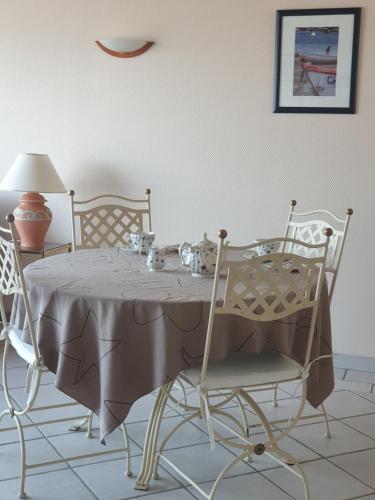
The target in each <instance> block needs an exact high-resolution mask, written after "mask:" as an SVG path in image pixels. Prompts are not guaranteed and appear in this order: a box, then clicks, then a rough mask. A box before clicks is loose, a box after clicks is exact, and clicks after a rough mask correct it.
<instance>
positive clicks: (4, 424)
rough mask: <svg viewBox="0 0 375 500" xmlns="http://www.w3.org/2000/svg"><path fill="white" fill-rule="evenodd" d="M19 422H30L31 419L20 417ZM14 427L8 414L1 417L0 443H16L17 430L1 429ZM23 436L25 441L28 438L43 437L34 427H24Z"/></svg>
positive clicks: (17, 438)
mask: <svg viewBox="0 0 375 500" xmlns="http://www.w3.org/2000/svg"><path fill="white" fill-rule="evenodd" d="M21 422H22V424H25V425H26V424H30V423H31V420H29V419H28V418H27V417H21ZM14 427H16V423H15V421H14V420H13V419H12V418H10V416H8V415H6V416H4V417H3V418H2V420H1V421H0V431H1V432H0V445H2V444H10V443H18V442H19V436H18V431H17V429H16V428H15V429H13V430H7V431H5V430H2V429H8V428H14ZM24 436H25V439H26V441H28V440H30V439H38V438H41V437H43V436H42V434H41V433H40V432H39V430H38V429H37V428H36V427H26V428H24Z"/></svg>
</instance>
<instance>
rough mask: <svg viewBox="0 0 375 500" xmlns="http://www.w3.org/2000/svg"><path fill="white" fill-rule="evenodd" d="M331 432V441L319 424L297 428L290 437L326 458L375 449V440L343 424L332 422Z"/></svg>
mask: <svg viewBox="0 0 375 500" xmlns="http://www.w3.org/2000/svg"><path fill="white" fill-rule="evenodd" d="M330 430H331V435H332V437H331V438H330V439H327V438H326V437H324V432H323V431H324V429H323V428H322V427H321V426H320V425H319V424H312V425H307V426H304V427H298V428H295V429H293V430H292V431H291V433H290V436H291V437H293V438H294V439H296V440H297V441H298V442H300V443H303V444H304V445H305V446H307V447H308V448H311V449H312V450H314V451H315V452H316V453H319V454H320V455H322V456H324V457H329V456H332V455H338V454H340V453H347V452H350V451H357V450H366V449H368V448H375V440H373V439H371V438H369V437H367V436H364V435H363V434H361V433H359V432H358V431H356V430H354V429H351V428H350V427H348V426H347V425H344V424H342V423H341V422H338V421H333V422H331V423H330Z"/></svg>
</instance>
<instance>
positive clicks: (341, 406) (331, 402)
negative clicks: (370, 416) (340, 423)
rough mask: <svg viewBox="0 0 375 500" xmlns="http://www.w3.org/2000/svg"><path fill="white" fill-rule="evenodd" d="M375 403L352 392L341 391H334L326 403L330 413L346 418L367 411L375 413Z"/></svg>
mask: <svg viewBox="0 0 375 500" xmlns="http://www.w3.org/2000/svg"><path fill="white" fill-rule="evenodd" d="M374 403H375V401H374ZM374 403H373V402H371V401H369V400H368V399H364V398H362V397H360V396H358V395H357V394H354V393H352V392H349V391H339V392H333V393H332V394H331V395H330V396H329V397H328V398H327V400H326V401H325V403H324V405H325V408H326V411H327V413H328V414H329V415H332V416H334V417H336V418H345V417H355V416H356V415H361V414H365V413H375V404H374Z"/></svg>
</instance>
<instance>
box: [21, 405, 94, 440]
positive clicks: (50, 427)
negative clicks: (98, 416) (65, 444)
mask: <svg viewBox="0 0 375 500" xmlns="http://www.w3.org/2000/svg"><path fill="white" fill-rule="evenodd" d="M87 413H88V410H87V408H84V407H83V406H81V405H75V406H65V407H62V408H51V409H49V410H41V411H35V412H31V413H29V416H30V419H31V420H32V421H33V422H35V423H38V422H42V421H46V420H53V419H57V418H68V417H75V419H74V420H69V421H66V422H55V423H53V424H45V425H40V426H38V429H39V430H40V432H41V433H42V434H43V435H44V436H56V435H58V434H70V431H69V427H70V426H71V425H73V423H76V422H77V418H76V417H81V416H82V417H85V416H86V415H87ZM79 420H81V419H80V418H78V421H79ZM94 427H95V425H94ZM86 428H87V427H85V429H86Z"/></svg>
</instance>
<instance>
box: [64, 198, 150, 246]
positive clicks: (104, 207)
mask: <svg viewBox="0 0 375 500" xmlns="http://www.w3.org/2000/svg"><path fill="white" fill-rule="evenodd" d="M74 194H75V193H74V191H72V190H71V191H69V195H70V204H71V222H72V247H73V251H74V250H78V249H81V248H86V249H87V248H109V247H115V246H122V245H124V244H126V243H128V242H129V239H130V233H133V232H137V231H143V230H144V227H145V218H147V219H148V228H147V230H148V231H151V200H150V195H151V189H146V198H144V199H140V200H134V199H131V198H126V197H125V196H118V195H110V194H105V195H101V196H95V197H94V198H90V199H88V200H82V201H77V200H75V199H74Z"/></svg>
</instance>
